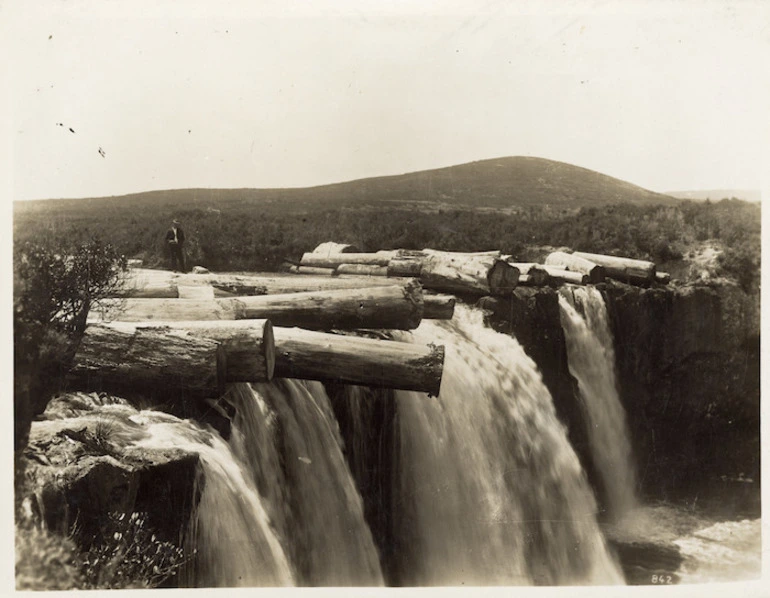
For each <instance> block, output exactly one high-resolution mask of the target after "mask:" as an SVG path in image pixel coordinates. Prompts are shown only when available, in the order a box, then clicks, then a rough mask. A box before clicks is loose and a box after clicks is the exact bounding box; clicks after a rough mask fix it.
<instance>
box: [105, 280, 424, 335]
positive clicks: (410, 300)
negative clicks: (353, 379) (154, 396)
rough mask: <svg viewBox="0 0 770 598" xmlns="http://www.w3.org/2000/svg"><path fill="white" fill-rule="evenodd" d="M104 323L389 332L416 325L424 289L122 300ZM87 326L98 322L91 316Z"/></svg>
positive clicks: (409, 285) (414, 284)
mask: <svg viewBox="0 0 770 598" xmlns="http://www.w3.org/2000/svg"><path fill="white" fill-rule="evenodd" d="M117 301H118V302H119V303H117V304H116V305H114V306H113V307H114V308H115V309H111V310H109V312H108V316H107V318H109V319H110V320H117V321H123V322H142V321H166V320H243V319H269V320H270V321H271V322H273V324H274V325H276V326H299V327H302V328H309V329H312V330H332V329H340V330H351V329H356V328H393V329H398V330H411V329H414V328H417V326H419V325H420V321H421V320H422V317H423V312H424V303H423V294H422V287H421V286H420V284H419V283H417V282H416V281H414V280H411V281H409V282H407V283H406V284H403V285H391V286H374V287H369V288H356V289H340V290H332V291H309V292H303V293H291V294H284V295H260V296H250V297H238V298H230V299H214V300H209V301H196V300H193V299H190V300H184V301H183V300H180V299H121V300H117ZM104 303H105V305H106V306H108V307H110V303H109V300H106V301H105V302H104ZM90 320H91V321H99V314H98V312H95V313H93V314H92V317H91V318H90Z"/></svg>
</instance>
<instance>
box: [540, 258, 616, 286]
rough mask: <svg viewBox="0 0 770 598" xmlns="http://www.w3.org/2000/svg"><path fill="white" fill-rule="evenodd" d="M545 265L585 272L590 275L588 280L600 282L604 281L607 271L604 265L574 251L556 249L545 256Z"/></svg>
mask: <svg viewBox="0 0 770 598" xmlns="http://www.w3.org/2000/svg"><path fill="white" fill-rule="evenodd" d="M545 265H546V266H552V267H554V268H559V269H561V270H568V271H570V272H579V273H580V274H585V275H586V276H588V282H593V283H598V282H603V281H604V276H605V272H604V268H603V267H602V266H600V265H599V264H597V263H596V262H593V261H590V260H589V259H586V258H583V257H581V256H579V255H577V254H574V253H564V252H563V251H554V252H553V253H550V254H549V255H548V257H546V258H545Z"/></svg>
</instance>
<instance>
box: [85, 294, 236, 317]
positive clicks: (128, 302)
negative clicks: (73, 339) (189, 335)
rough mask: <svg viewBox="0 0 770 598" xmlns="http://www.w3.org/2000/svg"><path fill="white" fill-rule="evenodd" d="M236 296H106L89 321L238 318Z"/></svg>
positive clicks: (91, 313) (90, 315) (91, 314)
mask: <svg viewBox="0 0 770 598" xmlns="http://www.w3.org/2000/svg"><path fill="white" fill-rule="evenodd" d="M233 301H235V299H203V300H198V299H187V300H184V301H183V300H181V299H145V298H139V299H134V298H129V299H104V300H103V301H102V302H101V305H102V306H103V307H104V308H106V313H102V312H101V310H98V311H95V310H91V312H90V313H89V314H88V320H89V322H101V321H106V322H110V321H119V322H143V321H165V320H176V321H180V320H235V319H237V317H238V311H237V305H236V304H234V303H233Z"/></svg>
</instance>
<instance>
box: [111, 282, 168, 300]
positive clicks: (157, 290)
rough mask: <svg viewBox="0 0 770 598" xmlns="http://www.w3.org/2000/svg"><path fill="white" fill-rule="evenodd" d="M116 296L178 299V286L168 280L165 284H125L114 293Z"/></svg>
mask: <svg viewBox="0 0 770 598" xmlns="http://www.w3.org/2000/svg"><path fill="white" fill-rule="evenodd" d="M115 296H116V297H143V298H146V299H149V298H154V299H178V298H179V289H178V287H177V286H176V285H175V284H174V283H172V282H169V283H167V284H147V285H143V286H136V285H131V286H126V287H124V288H122V289H120V290H119V291H117V292H116V293H115Z"/></svg>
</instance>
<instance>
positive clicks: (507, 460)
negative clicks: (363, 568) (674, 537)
mask: <svg viewBox="0 0 770 598" xmlns="http://www.w3.org/2000/svg"><path fill="white" fill-rule="evenodd" d="M413 337H414V339H415V342H420V343H429V342H439V343H443V344H445V345H446V351H447V354H446V360H445V365H444V378H443V382H442V387H441V393H440V396H439V397H438V398H428V397H427V396H426V395H425V394H421V393H416V392H406V391H398V392H396V393H395V394H396V398H397V401H398V403H397V424H396V425H397V434H398V436H397V443H398V446H399V450H398V455H397V463H396V466H395V469H396V472H395V477H396V480H395V482H394V486H395V487H394V497H393V505H394V506H393V508H394V511H395V513H394V520H395V522H394V525H395V526H396V527H397V530H396V532H395V537H396V538H397V541H398V543H399V546H398V547H397V548H398V550H396V553H397V554H398V555H399V557H400V558H401V567H400V569H401V571H402V577H403V579H402V581H403V583H405V584H408V585H413V584H414V585H430V584H434V585H435V584H440V585H461V584H466V585H467V584H471V585H472V584H478V585H487V584H585V583H602V584H608V583H622V582H623V578H622V575H621V574H620V573H619V571H618V568H617V566H616V564H615V562H614V561H613V559H612V558H611V556H610V555H609V554H608V552H607V549H606V546H605V542H604V538H603V536H602V534H601V532H600V530H599V527H598V524H597V521H596V503H595V500H594V497H593V494H592V492H591V489H590V487H589V485H588V482H587V480H586V478H585V475H584V473H583V471H582V468H581V466H580V463H579V461H578V458H577V456H576V454H575V452H574V450H573V449H572V447H571V446H570V444H569V441H568V440H567V435H566V430H565V428H564V427H563V426H562V424H561V423H560V422H559V421H558V419H557V417H556V413H555V410H554V407H553V403H552V399H551V396H550V394H549V393H548V390H547V389H546V387H545V386H544V384H543V382H542V380H541V377H540V374H539V372H538V371H537V368H536V366H535V364H534V362H533V361H532V360H531V359H529V357H527V355H526V354H525V353H524V350H523V349H522V347H521V346H520V345H519V343H518V342H517V341H516V340H515V339H513V338H511V337H508V336H506V335H503V334H499V333H497V332H495V331H493V330H491V329H489V328H485V327H484V324H483V319H482V314H481V312H479V311H478V310H473V309H469V308H465V307H463V306H458V307H457V309H456V311H455V316H454V319H453V320H452V321H450V322H438V321H423V323H422V324H421V325H420V327H419V328H418V329H417V330H416V331H415V332H414V333H413Z"/></svg>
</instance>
